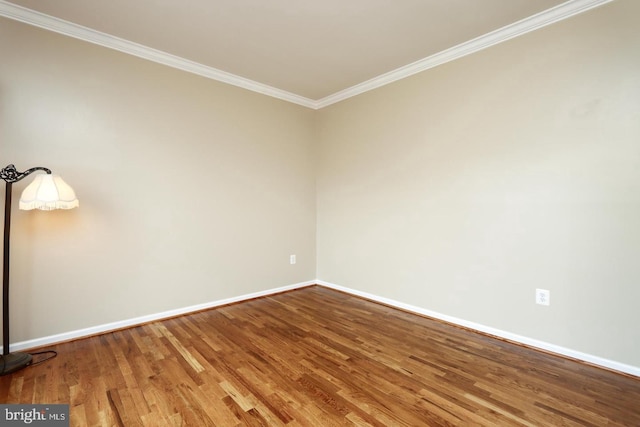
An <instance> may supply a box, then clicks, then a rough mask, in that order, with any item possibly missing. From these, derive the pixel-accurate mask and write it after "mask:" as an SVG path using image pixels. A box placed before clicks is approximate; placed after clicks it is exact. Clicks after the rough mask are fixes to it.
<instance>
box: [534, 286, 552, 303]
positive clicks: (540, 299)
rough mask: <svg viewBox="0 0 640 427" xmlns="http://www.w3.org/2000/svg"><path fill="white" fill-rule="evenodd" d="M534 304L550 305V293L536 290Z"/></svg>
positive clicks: (544, 290)
mask: <svg viewBox="0 0 640 427" xmlns="http://www.w3.org/2000/svg"><path fill="white" fill-rule="evenodd" d="M536 304H540V305H549V304H551V292H549V291H548V290H546V289H536Z"/></svg>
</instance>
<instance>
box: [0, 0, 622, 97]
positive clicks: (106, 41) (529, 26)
mask: <svg viewBox="0 0 640 427" xmlns="http://www.w3.org/2000/svg"><path fill="white" fill-rule="evenodd" d="M611 1H613V0H569V1H567V2H566V3H562V4H560V5H558V6H556V7H553V8H551V9H548V10H545V11H543V12H540V13H538V14H536V15H533V16H530V17H528V18H525V19H523V20H521V21H518V22H515V23H513V24H511V25H507V26H506V27H502V28H500V29H498V30H495V31H492V32H490V33H487V34H485V35H482V36H480V37H477V38H475V39H473V40H469V41H467V42H464V43H461V44H459V45H457V46H454V47H452V48H450V49H447V50H444V51H442V52H439V53H436V54H435V55H431V56H429V57H427V58H424V59H421V60H419V61H416V62H414V63H412V64H408V65H406V66H404V67H400V68H398V69H396V70H393V71H390V72H388V73H385V74H382V75H380V76H378V77H375V78H373V79H370V80H367V81H365V82H362V83H360V84H357V85H355V86H352V87H350V88H347V89H345V90H341V91H339V92H336V93H334V94H332V95H329V96H327V97H325V98H322V99H320V100H312V99H309V98H305V97H303V96H300V95H296V94H294V93H291V92H287V91H284V90H281V89H277V88H274V87H272V86H268V85H265V84H262V83H258V82H255V81H253V80H249V79H246V78H244V77H240V76H236V75H234V74H231V73H228V72H226V71H222V70H218V69H216V68H212V67H208V66H206V65H202V64H199V63H197V62H193V61H190V60H187V59H184V58H180V57H178V56H175V55H171V54H169V53H166V52H162V51H159V50H156V49H152V48H150V47H147V46H143V45H141V44H138V43H134V42H131V41H128V40H124V39H121V38H118V37H114V36H111V35H109V34H105V33H101V32H99V31H95V30H92V29H90V28H87V27H83V26H81V25H77V24H74V23H72V22H68V21H65V20H62V19H59V18H54V17H52V16H49V15H45V14H43V13H40V12H36V11H34V10H31V9H27V8H25V7H22V6H18V5H15V4H13V3H9V2H7V1H5V0H0V16H4V17H6V18H9V19H13V20H16V21H20V22H24V23H26V24H30V25H33V26H36V27H40V28H43V29H45V30H49V31H54V32H56V33H60V34H63V35H66V36H70V37H74V38H77V39H80V40H84V41H87V42H89V43H94V44H97V45H100V46H104V47H107V48H110V49H115V50H118V51H120V52H124V53H128V54H130V55H134V56H137V57H139V58H143V59H147V60H149V61H153V62H157V63H159V64H163V65H167V66H169V67H173V68H177V69H179V70H183V71H187V72H189V73H193V74H197V75H199V76H202V77H206V78H209V79H212V80H217V81H219V82H222V83H227V84H230V85H233V86H238V87H241V88H243V89H247V90H250V91H253V92H257V93H261V94H263V95H267V96H271V97H273V98H277V99H281V100H284V101H288V102H292V103H294V104H298V105H302V106H304V107H307V108H312V109H315V110H317V109H320V108H324V107H327V106H329V105H332V104H335V103H337V102H340V101H343V100H345V99H348V98H351V97H354V96H356V95H359V94H362V93H364V92H368V91H370V90H373V89H376V88H379V87H381V86H385V85H387V84H389V83H393V82H395V81H397V80H401V79H404V78H406V77H409V76H412V75H414V74H416V73H420V72H422V71H426V70H428V69H430V68H434V67H437V66H438V65H442V64H445V63H447V62H450V61H453V60H456V59H458V58H461V57H463V56H466V55H470V54H472V53H474V52H478V51H480V50H483V49H486V48H488V47H490V46H493V45H495V44H498V43H502V42H504V41H507V40H510V39H512V38H514V37H518V36H521V35H523V34H526V33H529V32H531V31H535V30H537V29H539V28H542V27H545V26H547V25H550V24H553V23H555V22H559V21H562V20H564V19H567V18H570V17H572V16H575V15H577V14H580V13H582V12H586V11H588V10H590V9H593V8H595V7H598V6H601V5H603V4H606V3H609V2H611Z"/></svg>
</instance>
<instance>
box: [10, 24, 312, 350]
mask: <svg viewBox="0 0 640 427" xmlns="http://www.w3.org/2000/svg"><path fill="white" fill-rule="evenodd" d="M0 58H1V59H0V157H1V161H2V165H1V167H4V166H6V165H7V164H9V163H15V165H16V166H17V167H18V169H19V170H24V169H27V168H29V167H32V166H36V165H42V166H47V167H49V168H51V169H53V170H54V172H57V173H59V174H60V175H61V176H62V177H63V178H64V179H65V180H66V181H67V182H68V183H69V184H70V185H71V186H73V187H74V189H75V190H76V192H77V194H78V197H79V199H80V208H79V209H76V210H73V211H66V212H64V211H55V212H34V211H30V212H25V211H18V209H17V199H18V197H19V194H20V192H21V191H22V189H24V187H25V186H26V185H27V184H28V182H30V180H31V178H28V179H26V180H24V181H21V182H19V183H17V184H15V185H14V202H15V204H16V206H14V210H13V234H12V252H11V255H12V270H11V285H12V290H11V297H12V299H11V308H12V323H11V329H12V337H11V338H12V341H13V342H20V341H24V340H30V339H34V338H40V337H46V336H50V335H52V334H57V333H63V332H70V331H75V330H78V329H81V328H86V327H92V326H96V325H103V324H106V323H109V322H115V321H122V320H126V319H131V318H135V317H138V316H143V315H149V314H156V313H160V312H164V311H167V310H173V309H178V308H182V307H188V306H191V305H195V304H201V303H207V302H211V301H218V300H221V299H225V298H229V297H237V296H240V295H245V294H249V293H254V292H259V291H263V290H268V289H273V288H277V287H281V286H286V285H290V284H295V283H299V282H303V281H307V280H312V279H313V278H314V277H315V258H316V257H315V240H314V239H315V176H314V170H313V159H312V142H313V135H314V134H313V125H312V120H313V119H314V111H312V110H309V109H306V108H303V107H300V106H295V105H292V104H289V103H286V102H283V101H278V100H275V99H272V98H269V97H266V96H263V95H258V94H255V93H252V92H249V91H246V90H243V89H239V88H235V87H232V86H228V85H225V84H222V83H217V82H214V81H211V80H207V79H204V78H201V77H197V76H194V75H190V74H188V73H185V72H181V71H177V70H174V69H171V68H168V67H165V66H161V65H158V64H154V63H151V62H148V61H144V60H141V59H137V58H135V57H132V56H128V55H125V54H122V53H119V52H116V51H113V50H109V49H105V48H101V47H98V46H95V45H91V44H89V43H85V42H81V41H78V40H74V39H71V38H67V37H63V36H60V35H57V34H54V33H51V32H48V31H43V30H39V29H36V28H34V27H31V26H27V25H25V24H21V23H17V22H14V21H10V20H6V19H0ZM2 187H3V188H2V190H1V191H2V197H4V185H2ZM290 254H296V255H297V264H296V265H293V266H292V265H290V264H289V255H290Z"/></svg>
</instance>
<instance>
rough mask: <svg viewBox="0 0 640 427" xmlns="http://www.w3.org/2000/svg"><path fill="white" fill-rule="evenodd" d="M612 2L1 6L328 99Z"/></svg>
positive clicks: (260, 0)
mask: <svg viewBox="0 0 640 427" xmlns="http://www.w3.org/2000/svg"><path fill="white" fill-rule="evenodd" d="M607 1H609V0H570V1H568V2H567V1H565V0H316V1H311V0H188V1H175V0H134V1H132V0H56V1H43V0H11V1H5V0H0V15H2V16H6V17H9V18H12V19H17V20H20V21H23V22H27V23H30V24H32V25H37V26H40V27H44V28H47V29H50V30H53V31H57V32H60V33H63V34H67V35H71V36H74V37H77V38H81V39H85V40H87V41H91V42H94V43H98V44H102V45H105V46H108V47H112V48H115V49H119V50H122V51H125V52H128V53H132V54H134V55H137V56H142V57H146V58H147V59H151V60H155V61H157V62H161V63H165V64H167V65H171V66H175V67H177V68H182V69H186V70H188V71H192V72H196V73H198V74H201V75H205V76H207V77H211V78H214V79H217V80H221V81H225V82H227V83H231V84H235V85H237V86H243V87H246V88H248V89H251V90H255V91H257V92H262V93H266V94H269V95H272V96H275V97H278V98H282V99H286V100H289V101H292V102H296V103H298V104H302V105H306V106H308V107H312V108H320V107H322V106H325V105H329V104H331V103H333V102H337V101H339V100H342V99H344V98H347V97H349V96H353V95H355V94H357V93H361V92H364V91H366V90H369V89H371V88H373V87H378V86H381V85H383V84H386V83H388V82H390V81H394V80H397V79H399V78H402V77H406V76H407V75H411V74H414V73H415V72H419V71H422V70H424V69H427V68H430V67H432V66H435V65H439V64H440V63H443V62H447V61H449V60H452V59H455V58H457V57H460V56H463V55H466V54H468V53H471V52H473V51H477V50H479V49H482V48H485V47H488V46H490V45H492V44H495V43H498V42H501V41H504V40H507V39H509V38H512V37H515V36H517V35H520V34H523V33H526V32H528V31H532V30H535V29H537V28H539V27H541V26H544V25H548V24H549V23H553V22H556V21H559V20H561V19H565V18H567V17H569V16H573V15H575V14H576V13H580V12H582V11H584V10H588V9H590V8H592V7H595V6H598V5H600V4H603V3H606V2H607ZM25 8H26V9H25ZM85 27H86V28H85Z"/></svg>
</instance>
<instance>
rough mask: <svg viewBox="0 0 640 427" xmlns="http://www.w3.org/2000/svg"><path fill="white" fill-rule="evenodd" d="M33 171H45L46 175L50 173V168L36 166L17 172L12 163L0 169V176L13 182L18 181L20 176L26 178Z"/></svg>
mask: <svg viewBox="0 0 640 427" xmlns="http://www.w3.org/2000/svg"><path fill="white" fill-rule="evenodd" d="M35 171H45V172H46V173H47V174H48V175H51V170H50V169H47V168H43V167H42V166H36V167H35V168H31V169H27V170H26V171H24V172H18V171H17V169H16V167H15V166H14V165H9V166H6V167H4V168H2V170H0V178H2V179H4V180H5V181H6V182H9V183H14V182H18V181H20V180H21V179H22V178H26V177H28V176H29V175H31V174H32V173H34V172H35Z"/></svg>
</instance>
